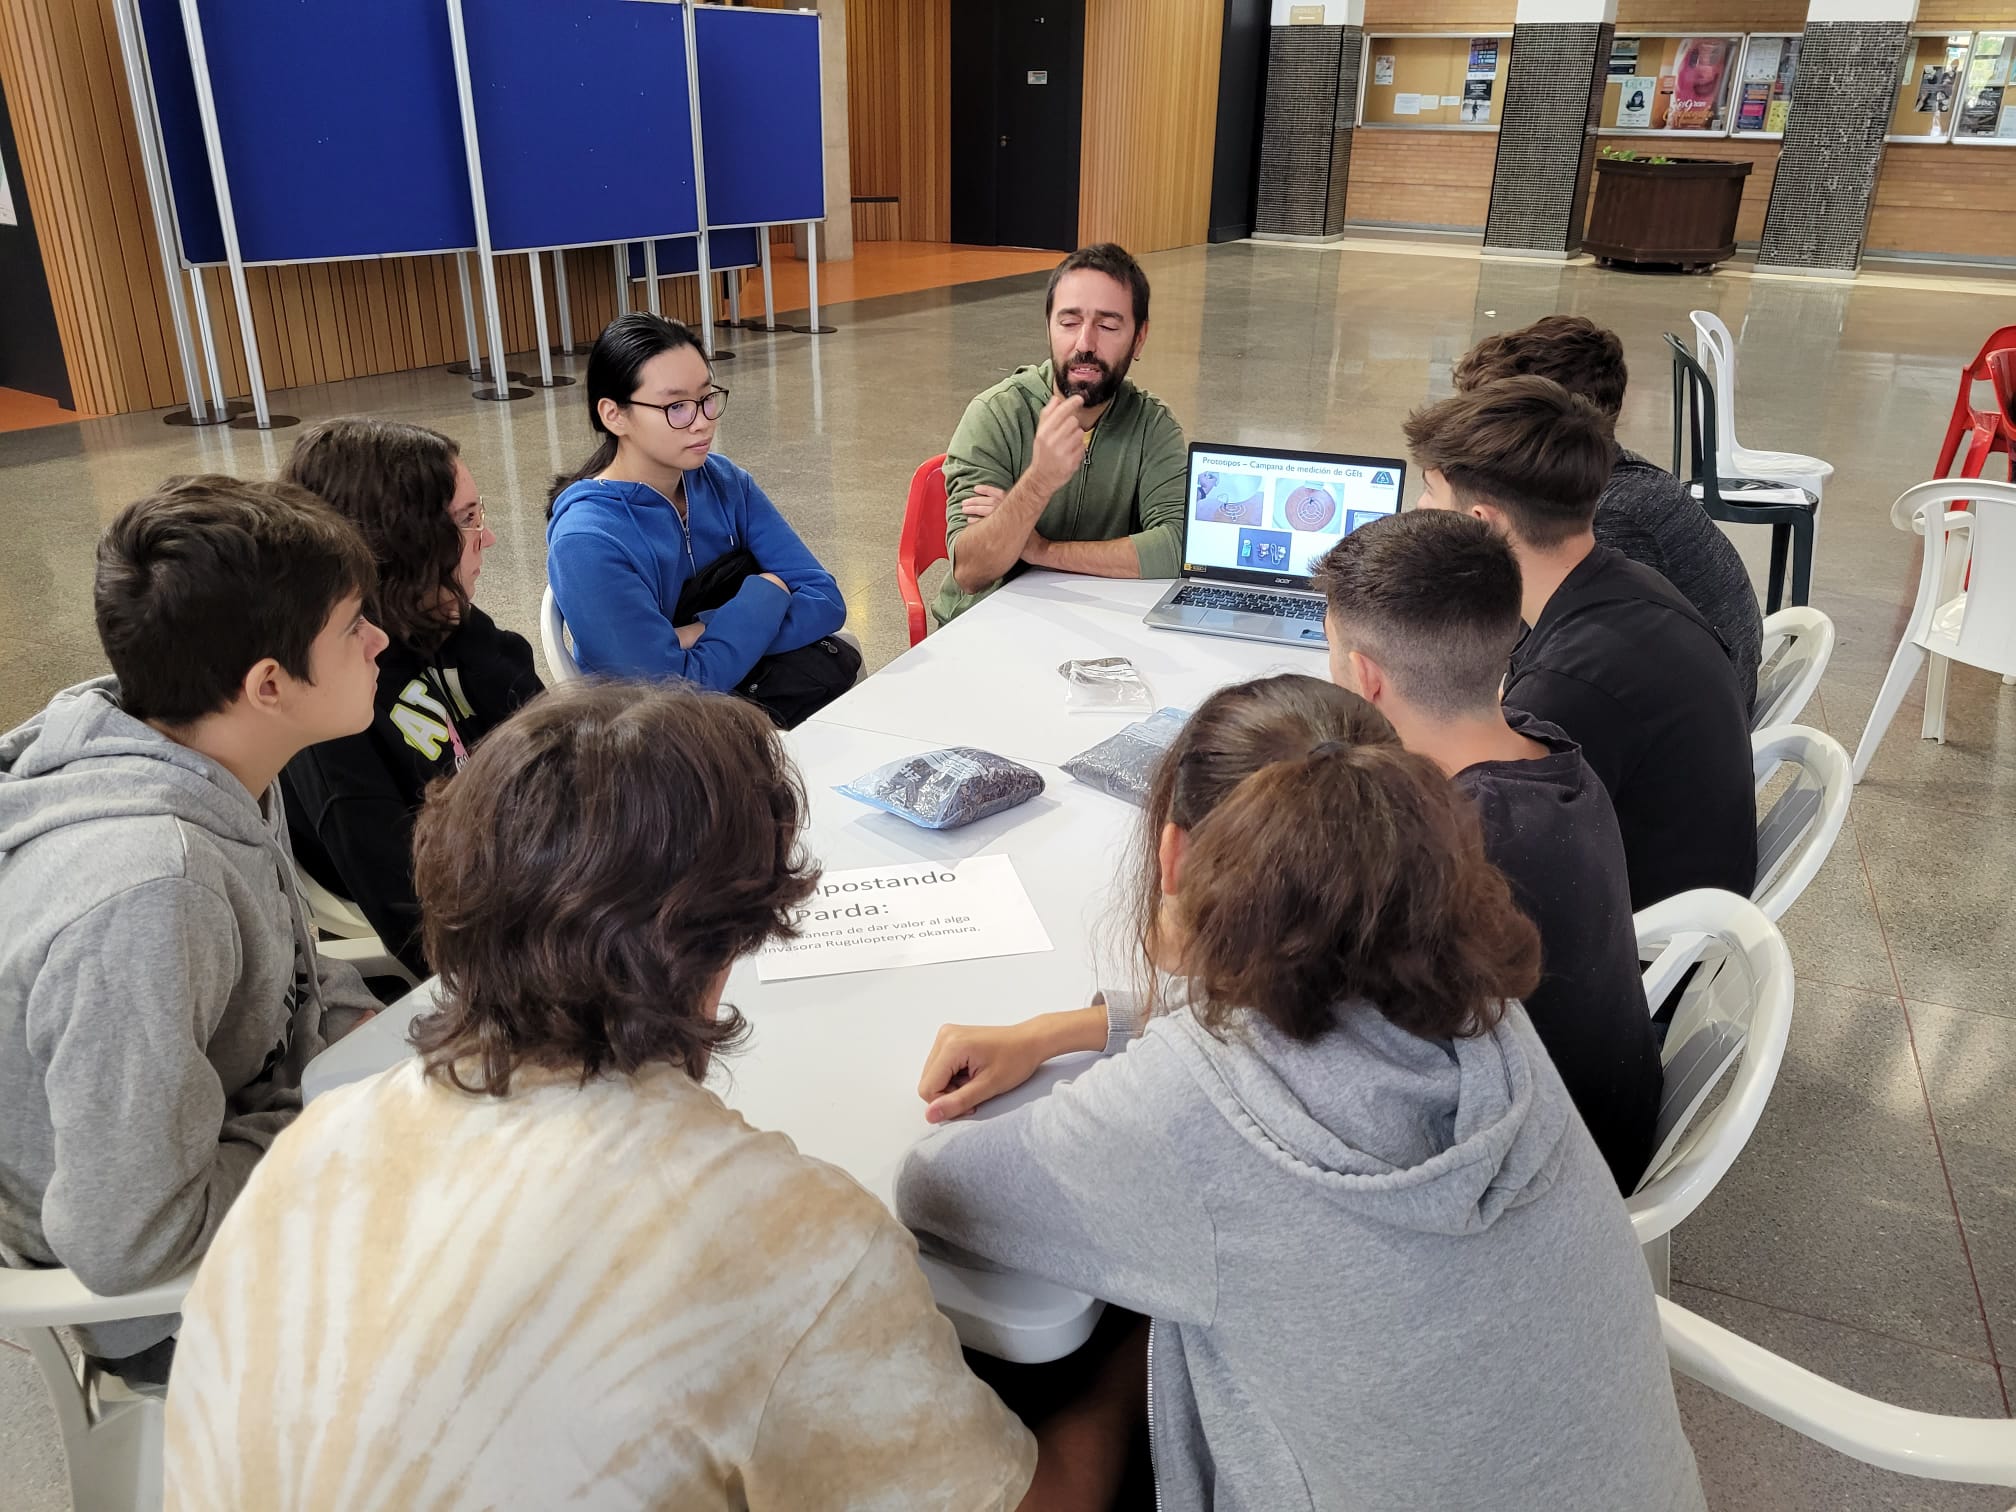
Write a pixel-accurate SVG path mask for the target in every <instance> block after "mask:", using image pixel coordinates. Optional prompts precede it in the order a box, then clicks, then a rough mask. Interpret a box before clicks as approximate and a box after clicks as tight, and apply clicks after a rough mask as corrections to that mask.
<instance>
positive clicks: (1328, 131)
mask: <svg viewBox="0 0 2016 1512" xmlns="http://www.w3.org/2000/svg"><path fill="white" fill-rule="evenodd" d="M1319 13H1320V17H1321V19H1320V22H1318V21H1314V20H1312V18H1313V17H1315V16H1316V15H1317V14H1319ZM1364 20H1365V0H1324V3H1323V4H1320V5H1294V4H1290V3H1289V0H1274V6H1273V14H1272V23H1273V24H1272V26H1271V28H1270V30H1269V36H1268V44H1267V96H1266V105H1265V108H1264V110H1263V112H1262V116H1261V125H1260V179H1259V184H1258V186H1257V192H1256V194H1255V203H1254V208H1253V234H1254V236H1256V237H1258V238H1262V239H1265V240H1274V241H1324V240H1328V239H1330V238H1333V237H1337V236H1341V235H1342V234H1343V232H1344V194H1345V189H1346V187H1347V186H1348V185H1349V183H1350V178H1351V132H1352V128H1353V126H1354V125H1355V124H1356V123H1357V118H1358V68H1359V63H1360V61H1361V60H1362V59H1363V57H1364V55H1365V28H1364Z"/></svg>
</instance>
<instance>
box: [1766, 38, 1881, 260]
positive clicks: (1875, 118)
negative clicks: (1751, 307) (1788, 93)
mask: <svg viewBox="0 0 2016 1512" xmlns="http://www.w3.org/2000/svg"><path fill="white" fill-rule="evenodd" d="M1917 16H1918V0H1812V4H1811V5H1810V7H1809V8H1808V10H1807V12H1806V33H1805V36H1804V37H1803V38H1802V39H1801V41H1800V43H1799V71H1798V73H1797V74H1796V75H1795V76H1794V78H1793V81H1792V110H1791V113H1790V114H1789V115H1788V116H1787V117H1786V118H1785V141H1784V144H1783V146H1782V147H1781V148H1780V149H1779V152H1778V174H1777V177H1776V178H1775V179H1774V180H1773V182H1772V185H1771V206H1770V208H1769V209H1768V210H1767V211H1765V213H1764V235H1763V238H1762V239H1761V241H1760V242H1759V243H1758V247H1757V266H1758V267H1759V268H1760V269H1766V270H1769V271H1772V272H1778V273H1806V274H1812V275H1815V276H1818V277H1822V278H1849V277H1852V276H1853V275H1854V273H1855V270H1856V268H1857V267H1858V266H1860V264H1861V261H1862V238H1863V234H1864V233H1865V232H1866V231H1867V230H1868V228H1869V206H1870V202H1871V201H1872V200H1873V199H1874V198H1875V195H1876V174H1877V172H1878V170H1880V169H1881V168H1882V166H1883V137H1884V134H1885V133H1886V132H1887V131H1888V130H1889V129H1890V115H1891V112H1892V111H1893V110H1894V109H1895V108H1896V104H1897V71H1898V70H1899V69H1900V68H1902V67H1903V64H1904V50H1905V48H1907V47H1909V46H1910V34H1911V23H1912V22H1913V21H1915V20H1916V19H1917Z"/></svg>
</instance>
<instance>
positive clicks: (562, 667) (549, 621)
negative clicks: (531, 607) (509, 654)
mask: <svg viewBox="0 0 2016 1512" xmlns="http://www.w3.org/2000/svg"><path fill="white" fill-rule="evenodd" d="M539 644H540V645H541V646H543V647H544V648H545V650H546V666H547V668H548V669H549V670H550V671H551V672H552V673H553V681H555V682H556V683H563V682H572V681H573V680H574V679H575V678H577V677H579V676H580V675H581V665H580V663H579V662H577V661H575V660H574V652H573V649H572V648H571V647H569V646H568V644H567V622H566V621H565V620H563V619H561V618H560V605H559V603H558V601H557V600H555V599H554V597H553V586H552V584H550V583H549V584H547V586H546V593H545V596H544V597H543V598H541V599H540V600H539Z"/></svg>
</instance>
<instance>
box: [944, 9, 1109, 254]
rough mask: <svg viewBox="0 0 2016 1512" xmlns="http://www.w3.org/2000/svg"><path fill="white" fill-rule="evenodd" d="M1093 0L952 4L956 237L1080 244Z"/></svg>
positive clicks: (1005, 243)
mask: <svg viewBox="0 0 2016 1512" xmlns="http://www.w3.org/2000/svg"><path fill="white" fill-rule="evenodd" d="M1084 92H1085V0H960V3H958V4H955V5H954V6H953V7H952V239H953V240H954V241H955V242H966V243H968V244H970V245H975V246H983V247H1048V248H1054V249H1056V250H1057V251H1060V252H1068V251H1070V250H1071V249H1072V248H1074V247H1076V246H1077V245H1078V156H1079V145H1080V142H1081V139H1082V136H1083V126H1084Z"/></svg>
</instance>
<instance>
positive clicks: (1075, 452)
mask: <svg viewBox="0 0 2016 1512" xmlns="http://www.w3.org/2000/svg"><path fill="white" fill-rule="evenodd" d="M1084 408H1085V401H1084V400H1083V399H1081V398H1080V397H1079V396H1078V395H1076V394H1072V395H1071V396H1070V397H1068V398H1066V397H1065V396H1064V395H1062V394H1052V395H1051V396H1050V402H1049V403H1048V404H1046V405H1044V406H1043V413H1042V414H1041V415H1040V416H1038V417H1037V420H1036V442H1035V446H1034V447H1033V449H1032V450H1031V453H1030V457H1029V473H1028V475H1029V476H1031V477H1033V478H1034V479H1035V481H1036V483H1037V485H1038V486H1039V487H1040V488H1041V489H1042V490H1043V492H1044V493H1045V494H1046V495H1049V494H1054V493H1056V492H1057V490H1058V489H1060V488H1062V487H1063V486H1064V485H1065V484H1066V483H1069V482H1070V481H1071V474H1072V473H1074V472H1076V471H1077V470H1078V467H1079V464H1081V463H1082V462H1083V461H1084V460H1085V431H1084V429H1083V428H1082V427H1081V426H1080V425H1079V424H1078V416H1079V414H1080V413H1082V412H1083V410H1084Z"/></svg>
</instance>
